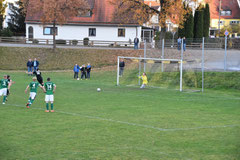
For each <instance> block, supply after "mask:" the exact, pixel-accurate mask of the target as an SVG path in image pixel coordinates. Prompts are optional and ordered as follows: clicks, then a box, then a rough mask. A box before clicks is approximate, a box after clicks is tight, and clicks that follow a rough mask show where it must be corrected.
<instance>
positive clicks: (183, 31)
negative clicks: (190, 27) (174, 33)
mask: <svg viewBox="0 0 240 160" xmlns="http://www.w3.org/2000/svg"><path fill="white" fill-rule="evenodd" d="M182 25H183V27H182V28H180V27H179V28H178V37H181V38H183V37H185V27H184V24H182Z"/></svg>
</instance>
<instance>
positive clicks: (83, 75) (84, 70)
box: [80, 64, 87, 80]
mask: <svg viewBox="0 0 240 160" xmlns="http://www.w3.org/2000/svg"><path fill="white" fill-rule="evenodd" d="M80 70H81V80H82V79H83V77H84V78H85V79H86V78H87V75H86V71H87V67H85V64H84V65H82V67H81V69H80Z"/></svg>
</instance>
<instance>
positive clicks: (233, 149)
mask: <svg viewBox="0 0 240 160" xmlns="http://www.w3.org/2000/svg"><path fill="white" fill-rule="evenodd" d="M6 73H7V72H0V75H1V77H2V75H4V74H6ZM8 74H10V75H11V77H12V79H13V80H14V81H16V84H14V85H13V86H12V89H11V95H10V96H9V98H8V99H9V100H8V102H7V103H6V105H2V104H0V159H1V160H5V159H6V160H8V159H24V160H25V159H34V160H45V159H49V160H53V159H56V160H61V159H117V160H118V159H119V160H120V159H149V160H152V159H153V160H155V159H156V160H159V159H163V160H168V159H169V160H180V159H183V160H237V159H240V93H239V92H237V91H223V90H207V91H206V92H205V93H186V92H184V93H180V92H179V91H176V90H168V89H158V88H147V89H144V90H140V89H139V88H138V87H127V86H119V87H117V86H115V84H116V78H115V77H116V76H115V73H114V72H95V73H94V72H93V73H92V79H91V80H88V81H86V80H83V81H81V80H80V81H76V80H73V79H72V76H73V75H72V73H70V72H59V73H57V72H56V73H50V72H46V73H43V77H44V80H46V78H47V77H51V78H52V81H53V82H55V83H56V85H57V90H56V93H55V103H54V106H55V111H56V112H55V113H45V112H44V110H45V102H44V93H43V92H42V91H41V89H40V88H39V90H38V95H37V98H36V100H35V102H34V104H33V105H32V107H31V108H30V109H27V108H26V107H25V104H26V102H27V99H28V94H27V95H26V94H25V93H24V90H25V88H26V86H27V85H28V84H29V82H31V78H30V77H28V76H27V75H26V74H25V73H23V72H8ZM97 88H101V89H102V91H101V92H97ZM1 101H2V97H1Z"/></svg>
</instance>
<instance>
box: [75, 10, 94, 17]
mask: <svg viewBox="0 0 240 160" xmlns="http://www.w3.org/2000/svg"><path fill="white" fill-rule="evenodd" d="M78 17H92V11H86V12H83V11H79V12H78Z"/></svg>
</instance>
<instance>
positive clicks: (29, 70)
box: [27, 59, 33, 76]
mask: <svg viewBox="0 0 240 160" xmlns="http://www.w3.org/2000/svg"><path fill="white" fill-rule="evenodd" d="M32 67H33V62H32V60H31V59H29V60H28V62H27V68H28V76H32V74H33V72H32Z"/></svg>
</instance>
